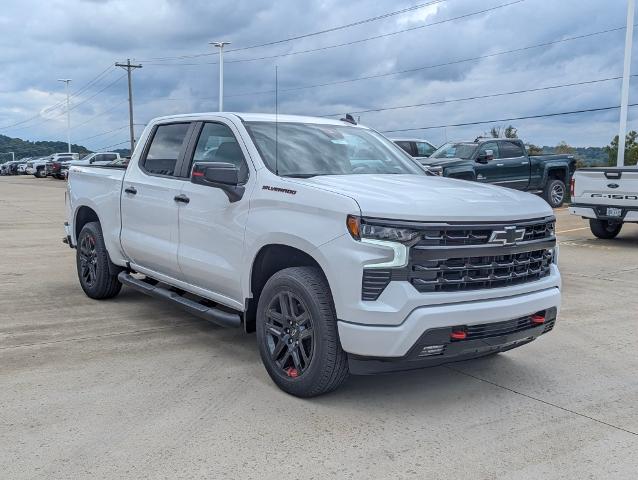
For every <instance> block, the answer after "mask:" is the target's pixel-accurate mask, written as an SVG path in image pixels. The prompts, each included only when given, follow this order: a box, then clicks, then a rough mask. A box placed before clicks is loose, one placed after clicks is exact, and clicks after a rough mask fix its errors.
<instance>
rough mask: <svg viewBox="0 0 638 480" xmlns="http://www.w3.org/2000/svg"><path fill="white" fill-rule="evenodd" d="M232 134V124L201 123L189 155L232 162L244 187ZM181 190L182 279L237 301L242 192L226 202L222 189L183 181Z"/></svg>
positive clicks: (242, 161) (242, 158) (244, 171)
mask: <svg viewBox="0 0 638 480" xmlns="http://www.w3.org/2000/svg"><path fill="white" fill-rule="evenodd" d="M236 138H238V135H237V132H236V131H235V128H234V126H233V125H232V124H226V123H224V122H223V121H222V120H220V121H219V122H206V123H204V124H203V126H202V127H201V131H200V133H199V135H195V136H194V139H195V141H196V142H197V143H196V147H195V148H194V152H193V159H194V161H196V162H223V163H232V164H234V165H235V166H237V167H238V168H239V170H240V176H241V177H242V181H243V182H246V183H247V188H246V191H247V192H248V191H250V182H251V179H250V178H249V171H248V162H247V161H246V158H248V156H247V152H246V150H245V148H244V146H243V145H242V144H241V143H240V142H237V140H236ZM252 181H254V180H252ZM181 193H182V194H183V195H185V196H186V197H187V198H188V200H189V201H188V203H185V204H182V205H181V206H180V208H179V250H178V261H179V266H180V268H181V271H182V272H183V275H184V278H185V281H187V282H188V283H190V284H192V285H195V286H197V287H200V288H204V289H206V290H209V291H211V292H214V293H216V294H218V295H220V296H221V297H225V298H229V299H232V300H235V301H238V302H241V303H242V304H243V300H244V299H243V298H242V289H241V265H242V264H243V251H244V231H245V226H246V221H247V218H248V208H249V200H248V195H247V194H245V195H244V197H243V198H242V199H240V200H239V201H237V202H233V203H231V202H230V201H229V200H228V197H227V196H226V194H225V193H224V192H223V191H222V190H220V189H218V188H214V187H210V186H206V185H197V184H194V183H190V182H185V183H184V185H183V188H182V190H181ZM220 301H221V302H223V299H220Z"/></svg>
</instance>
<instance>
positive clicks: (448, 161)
mask: <svg viewBox="0 0 638 480" xmlns="http://www.w3.org/2000/svg"><path fill="white" fill-rule="evenodd" d="M419 163H420V164H421V165H428V166H432V167H438V166H441V167H448V166H452V165H458V164H461V163H472V160H463V159H462V158H432V157H424V158H419Z"/></svg>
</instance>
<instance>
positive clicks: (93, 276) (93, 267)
mask: <svg viewBox="0 0 638 480" xmlns="http://www.w3.org/2000/svg"><path fill="white" fill-rule="evenodd" d="M78 253H79V256H80V275H81V277H82V280H83V281H84V284H85V285H86V286H87V287H89V288H92V287H94V286H95V283H96V282H97V262H98V258H97V251H96V249H95V237H94V236H92V235H84V236H83V237H82V240H81V241H80V245H79V247H78Z"/></svg>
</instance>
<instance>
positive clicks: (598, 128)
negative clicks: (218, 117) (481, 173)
mask: <svg viewBox="0 0 638 480" xmlns="http://www.w3.org/2000/svg"><path fill="white" fill-rule="evenodd" d="M429 1H430V3H431V4H430V5H426V2H428V0H412V1H408V0H400V1H397V0H395V1H392V2H390V1H385V2H379V1H364V0H350V1H348V2H343V1H336V0H321V1H311V0H307V1H300V0H277V1H274V0H270V1H264V0H250V1H249V0H233V1H226V0H214V1H211V0H188V1H187V0H50V1H46V2H44V1H42V0H3V2H2V9H1V11H0V32H2V33H1V34H0V134H3V135H8V136H11V137H20V138H25V139H30V140H65V138H66V117H65V114H64V107H63V104H64V100H65V96H64V85H63V84H62V83H60V82H58V81H57V79H59V78H71V79H73V82H72V84H71V92H72V93H73V96H72V99H71V123H72V132H71V139H72V142H73V143H79V144H82V145H85V146H87V147H89V148H91V149H100V148H105V147H108V148H120V147H126V140H127V138H128V130H127V125H128V110H127V90H126V80H125V78H124V71H123V70H122V69H119V68H116V67H114V66H113V64H114V63H115V62H116V61H123V60H124V61H125V60H126V58H129V57H130V58H131V59H132V60H134V61H135V62H138V63H141V64H142V65H143V68H142V69H139V70H136V71H135V72H134V100H135V122H136V123H137V124H144V123H146V122H147V121H148V120H149V119H151V118H153V117H155V116H159V115H167V114H173V113H186V112H196V111H210V110H216V109H217V105H218V104H217V91H218V70H217V69H218V65H217V61H218V57H217V55H216V54H215V53H214V48H213V47H211V46H209V45H208V42H210V41H213V40H225V41H230V42H232V45H230V46H229V47H227V48H228V52H227V53H226V54H225V56H224V58H225V61H226V63H225V73H226V82H225V92H226V97H225V105H224V106H225V110H232V111H239V112H241V111H252V112H256V111H262V112H272V111H274V98H275V96H274V93H273V90H274V86H275V65H278V69H279V111H280V112H283V113H299V114H308V115H329V114H334V113H339V112H360V111H363V110H371V109H386V110H382V111H377V112H364V113H356V114H355V115H360V116H361V122H362V123H364V124H366V125H369V126H372V127H374V128H376V129H378V130H381V131H389V130H403V129H411V128H417V127H437V128H430V129H421V130H414V131H406V132H402V133H392V134H388V135H389V136H404V137H407V136H409V137H419V138H426V139H430V140H431V141H432V142H433V143H436V144H440V143H443V142H444V141H445V140H446V139H449V140H454V139H467V138H473V137H474V136H476V135H478V134H481V133H483V132H485V131H487V130H488V129H489V127H490V126H492V125H493V124H481V125H472V126H462V127H453V126H448V127H442V126H443V125H455V124H461V123H468V122H479V121H485V120H498V119H504V118H512V117H524V116H533V115H539V114H548V113H555V112H567V111H574V110H583V109H590V108H600V107H610V106H614V105H618V104H619V102H620V84H621V82H620V80H618V79H615V78H616V77H619V76H620V75H622V64H623V48H624V35H625V31H624V29H623V28H622V27H624V25H625V22H626V1H625V0H606V1H602V0H561V1H560V2H558V1H554V0H520V1H516V0H480V1H479V0H443V1H441V0H439V1H435V2H432V1H431V0H429ZM417 5H419V6H422V5H426V6H422V7H420V8H415V9H412V10H410V11H407V12H405V13H402V14H397V15H390V16H385V17H384V18H380V19H377V20H374V21H369V22H365V23H360V24H358V25H355V26H352V27H349V28H341V29H334V30H332V31H328V32H325V33H320V34H317V35H309V36H304V35H306V34H312V33H315V32H320V31H323V30H330V29H333V28H334V27H340V26H343V25H346V24H350V23H356V22H359V21H361V20H366V19H369V18H371V17H376V16H383V15H384V14H387V13H389V12H396V11H398V10H402V9H407V8H409V7H414V6H417ZM619 28H620V29H619ZM602 31H606V33H598V32H602ZM590 34H593V35H590ZM299 36H304V37H303V38H297V39H294V40H290V41H281V40H286V39H290V38H291V37H299ZM583 36H584V37H583ZM371 37H377V38H372V39H371ZM573 37H582V38H577V39H573ZM560 40H564V41H562V42H559V43H552V44H549V45H548V43H550V42H556V41H560ZM353 42H354V43H353ZM265 43H268V44H269V45H266V46H261V47H259V46H258V45H261V44H265ZM346 43H350V45H342V44H346ZM539 44H545V45H543V46H540V47H534V48H526V47H533V46H535V45H539ZM246 47H255V48H246ZM521 49H524V50H521ZM232 50H235V51H232ZM308 50H315V51H308ZM510 50H515V51H514V52H512V53H503V52H507V51H510ZM635 53H636V54H638V52H635ZM635 56H636V55H634V57H635ZM264 57H267V58H264ZM477 57H480V58H477ZM636 67H638V63H637V62H633V68H632V73H635V74H638V70H636ZM399 72H403V73H399ZM363 77H368V78H363ZM369 77H372V78H369ZM584 82H591V83H586V84H585V83H584ZM574 83H579V84H580V85H572V86H567V87H559V88H550V89H544V90H537V91H534V92H523V93H516V94H508V95H502V96H494V95H495V94H504V93H509V92H514V91H521V90H530V89H542V88H544V87H557V86H561V85H565V84H574ZM633 83H634V85H638V78H637V79H636V81H634V82H633ZM637 89H638V86H632V89H631V93H632V94H631V96H630V103H631V102H632V101H635V100H636V98H638V97H637V96H636V93H637V92H636V90H637ZM477 96H483V97H485V96H487V98H480V99H472V100H462V101H458V100H459V99H464V98H468V97H477ZM442 101H446V102H445V103H440V102H442ZM437 102H439V103H437ZM424 103H425V104H429V105H422V106H418V107H411V108H391V107H401V106H405V105H414V104H424ZM433 103H434V104H433ZM388 108H390V109H388ZM618 117H619V111H618V109H616V110H608V111H602V112H594V113H583V114H578V115H565V116H556V117H549V118H537V119H527V120H518V121H513V122H511V123H513V124H514V125H515V126H516V127H517V128H518V130H519V136H521V138H523V139H524V140H525V141H527V142H531V143H535V144H540V145H556V144H557V143H558V142H560V141H561V140H565V141H567V142H568V143H570V144H572V145H576V146H588V145H595V146H602V145H605V144H607V143H609V140H610V139H611V137H612V136H613V135H615V134H616V133H617V130H618ZM629 118H630V120H629V126H630V127H633V128H638V107H637V108H633V109H630V116H629ZM506 123H510V122H495V124H506ZM136 128H137V129H138V134H139V130H140V129H141V128H142V127H141V126H138V127H136ZM107 132H108V133H107Z"/></svg>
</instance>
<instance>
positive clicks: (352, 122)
mask: <svg viewBox="0 0 638 480" xmlns="http://www.w3.org/2000/svg"><path fill="white" fill-rule="evenodd" d="M339 120H341V121H342V122H348V123H351V124H353V125H356V124H357V122H356V121H355V119H354V117H353V116H352V115H350V114H349V113H346V118H340V119H339Z"/></svg>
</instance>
